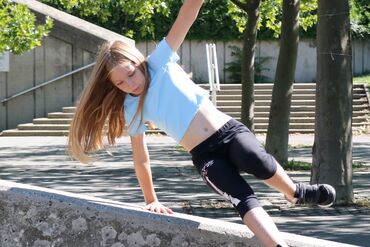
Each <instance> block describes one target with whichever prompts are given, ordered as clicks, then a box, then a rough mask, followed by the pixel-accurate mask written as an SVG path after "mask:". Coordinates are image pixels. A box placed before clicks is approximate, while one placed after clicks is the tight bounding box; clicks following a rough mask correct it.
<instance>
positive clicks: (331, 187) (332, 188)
mask: <svg viewBox="0 0 370 247" xmlns="http://www.w3.org/2000/svg"><path fill="white" fill-rule="evenodd" d="M325 188H327V189H328V190H329V192H330V193H331V194H332V195H333V201H332V202H331V203H330V204H328V205H318V206H319V207H320V208H329V207H331V206H332V205H333V204H334V202H335V199H336V195H337V194H336V192H335V189H334V187H333V186H331V185H330V184H326V185H325Z"/></svg>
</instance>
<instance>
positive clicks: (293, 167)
mask: <svg viewBox="0 0 370 247" xmlns="http://www.w3.org/2000/svg"><path fill="white" fill-rule="evenodd" d="M311 166H312V164H311V163H309V162H304V161H297V160H290V161H288V164H286V165H284V169H285V170H287V171H310V170H311ZM365 167H366V166H365V165H364V163H362V162H353V163H352V169H360V168H365Z"/></svg>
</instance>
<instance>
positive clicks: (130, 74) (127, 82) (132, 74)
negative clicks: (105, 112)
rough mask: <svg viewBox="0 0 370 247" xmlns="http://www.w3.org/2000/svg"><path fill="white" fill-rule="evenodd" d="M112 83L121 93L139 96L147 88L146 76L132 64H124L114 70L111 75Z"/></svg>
mask: <svg viewBox="0 0 370 247" xmlns="http://www.w3.org/2000/svg"><path fill="white" fill-rule="evenodd" d="M110 80H111V82H112V83H113V84H114V85H115V86H116V87H118V88H119V89H120V90H121V91H123V92H125V93H128V94H131V95H135V96H139V95H140V94H141V93H142V92H143V91H144V87H145V76H144V74H143V73H142V72H141V70H140V69H138V68H137V67H136V66H135V65H134V64H132V63H124V64H120V65H117V66H116V67H114V68H113V70H112V72H111V75H110Z"/></svg>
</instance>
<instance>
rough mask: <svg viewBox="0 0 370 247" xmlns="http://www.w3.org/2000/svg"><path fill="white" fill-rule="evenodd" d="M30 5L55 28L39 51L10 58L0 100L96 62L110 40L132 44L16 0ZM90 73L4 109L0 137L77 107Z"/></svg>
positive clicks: (25, 0) (51, 10)
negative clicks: (35, 119)
mask: <svg viewBox="0 0 370 247" xmlns="http://www.w3.org/2000/svg"><path fill="white" fill-rule="evenodd" d="M15 2H21V3H23V4H26V5H27V6H28V7H29V8H30V9H31V10H32V11H33V12H34V13H35V14H36V15H37V18H38V21H40V22H44V20H45V16H46V15H48V16H50V17H51V18H52V19H53V20H54V27H53V29H52V31H51V33H50V35H49V36H48V37H46V38H45V39H44V40H43V42H42V46H41V47H37V48H35V49H34V50H32V51H30V52H27V53H25V54H22V55H14V54H10V58H9V60H10V66H9V67H10V68H9V72H0V100H3V99H5V98H7V97H10V96H12V95H14V94H16V93H19V92H21V91H23V90H26V89H29V88H32V87H34V86H37V85H39V84H41V83H43V82H45V81H47V80H50V79H53V78H55V77H57V76H60V75H63V74H66V73H68V72H71V71H72V70H74V69H78V68H80V67H82V66H84V65H87V64H90V63H91V62H93V61H94V59H95V54H96V52H97V49H98V47H99V45H100V44H102V43H103V42H104V41H107V40H111V39H121V40H125V41H126V42H129V43H132V44H134V41H133V40H131V39H128V38H126V37H123V36H121V35H118V34H116V33H113V32H111V31H109V30H106V29H104V28H101V27H98V26H96V25H93V24H91V23H88V22H86V21H83V20H81V19H79V18H76V17H74V16H71V15H69V14H66V13H64V12H61V11H58V10H56V9H54V8H51V7H49V6H47V5H44V4H42V3H40V2H37V1H34V0H22V1H21V0H18V1H15ZM90 71H91V69H89V70H86V71H83V72H79V73H77V74H74V75H72V76H69V77H66V78H64V79H61V80H59V81H57V82H54V83H52V84H50V85H48V86H45V87H42V88H40V89H37V90H36V91H33V92H30V93H27V94H25V95H23V96H20V97H18V98H15V99H12V100H10V101H8V102H7V103H5V104H0V131H1V130H4V129H10V128H15V127H17V125H18V124H19V123H26V122H31V121H32V119H33V118H36V117H44V116H46V115H47V113H49V112H53V111H61V109H62V107H63V106H70V105H73V104H74V103H75V102H76V100H77V99H78V97H79V95H80V93H81V91H82V89H83V87H84V85H85V84H86V82H87V79H88V75H89V72H90Z"/></svg>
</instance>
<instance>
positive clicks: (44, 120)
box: [33, 118, 72, 124]
mask: <svg viewBox="0 0 370 247" xmlns="http://www.w3.org/2000/svg"><path fill="white" fill-rule="evenodd" d="M71 122H72V119H68V118H36V119H34V120H33V124H70V123H71Z"/></svg>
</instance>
